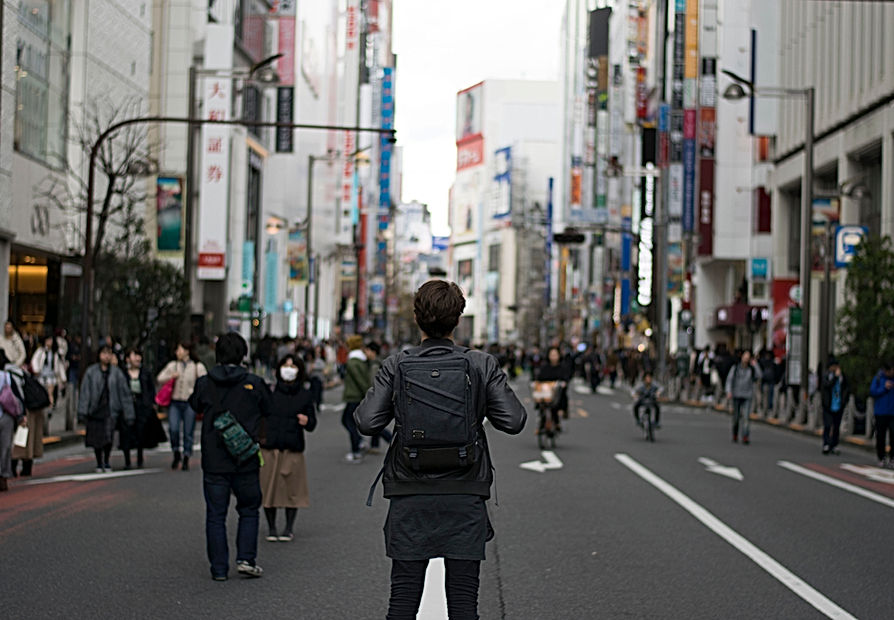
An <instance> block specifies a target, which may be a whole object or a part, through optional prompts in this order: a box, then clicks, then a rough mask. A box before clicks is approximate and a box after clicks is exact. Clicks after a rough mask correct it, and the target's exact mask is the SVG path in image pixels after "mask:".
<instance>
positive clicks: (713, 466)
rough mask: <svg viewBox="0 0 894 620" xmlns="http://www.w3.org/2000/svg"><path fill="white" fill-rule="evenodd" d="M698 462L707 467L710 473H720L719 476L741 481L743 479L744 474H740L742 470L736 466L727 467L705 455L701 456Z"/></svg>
mask: <svg viewBox="0 0 894 620" xmlns="http://www.w3.org/2000/svg"><path fill="white" fill-rule="evenodd" d="M698 462H699V463H701V464H702V465H704V466H705V467H707V471H709V472H711V473H712V474H720V475H721V476H726V477H727V478H732V479H733V480H740V481H741V480H744V479H745V476H743V475H742V472H741V471H739V468H738V467H727V466H725V465H721V464H720V463H718V462H717V461H713V460H711V459H707V458H705V457H701V458H700V459H699V460H698Z"/></svg>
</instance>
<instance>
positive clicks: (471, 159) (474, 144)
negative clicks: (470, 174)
mask: <svg viewBox="0 0 894 620" xmlns="http://www.w3.org/2000/svg"><path fill="white" fill-rule="evenodd" d="M483 163H484V138H482V137H481V136H477V137H473V138H472V139H471V140H466V141H464V142H463V143H462V144H457V145H456V170H457V172H458V171H460V170H465V169H466V168H473V167H475V166H480V165H481V164H483Z"/></svg>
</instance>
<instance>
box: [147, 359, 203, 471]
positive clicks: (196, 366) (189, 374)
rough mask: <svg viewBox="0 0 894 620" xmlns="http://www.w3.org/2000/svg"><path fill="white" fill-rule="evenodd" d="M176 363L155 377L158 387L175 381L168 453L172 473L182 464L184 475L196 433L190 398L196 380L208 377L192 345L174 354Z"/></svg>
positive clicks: (169, 424)
mask: <svg viewBox="0 0 894 620" xmlns="http://www.w3.org/2000/svg"><path fill="white" fill-rule="evenodd" d="M174 357H175V359H174V360H173V361H171V362H169V363H168V365H167V366H165V367H164V369H162V371H161V373H159V375H158V386H159V388H161V386H163V385H164V384H165V383H167V382H168V381H170V380H172V379H173V380H174V393H173V395H172V396H171V405H170V407H168V426H169V429H170V434H169V436H170V438H171V450H172V451H173V452H174V460H173V462H172V463H171V469H177V466H178V465H181V463H182V469H183V471H188V470H189V458H190V457H191V456H192V445H193V436H194V435H195V431H196V412H195V411H193V408H192V407H190V406H189V402H187V401H188V400H189V397H190V396H192V391H193V389H194V388H195V386H196V379H198V378H199V377H204V376H205V375H207V374H208V370H207V369H206V368H205V365H204V364H202V362H200V361H199V358H198V357H197V356H196V354H195V352H194V351H193V347H192V344H191V343H189V342H186V341H184V342H181V343H179V344H178V345H177V349H176V351H175V352H174ZM181 428H182V429H183V431H182V432H183V455H182V460H181V454H180V437H181Z"/></svg>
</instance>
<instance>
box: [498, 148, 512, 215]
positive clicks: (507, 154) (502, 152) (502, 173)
mask: <svg viewBox="0 0 894 620" xmlns="http://www.w3.org/2000/svg"><path fill="white" fill-rule="evenodd" d="M494 163H495V165H496V174H494V182H495V183H496V184H497V194H496V201H495V204H494V211H493V218H494V219H495V220H502V219H506V218H507V217H508V216H509V215H510V214H511V213H512V147H510V146H507V147H505V148H502V149H497V150H496V151H494Z"/></svg>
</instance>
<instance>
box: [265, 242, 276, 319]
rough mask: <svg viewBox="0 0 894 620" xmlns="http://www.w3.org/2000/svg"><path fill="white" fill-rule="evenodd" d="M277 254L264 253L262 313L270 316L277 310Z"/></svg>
mask: <svg viewBox="0 0 894 620" xmlns="http://www.w3.org/2000/svg"><path fill="white" fill-rule="evenodd" d="M278 285H279V253H278V252H275V251H272V250H268V251H267V252H265V253H264V312H266V313H268V314H271V313H273V312H276V311H277V310H278V308H277V303H276V300H277V298H278V296H279V286H278Z"/></svg>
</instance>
